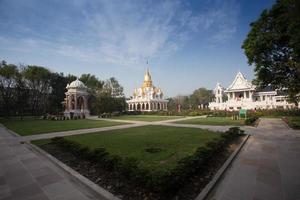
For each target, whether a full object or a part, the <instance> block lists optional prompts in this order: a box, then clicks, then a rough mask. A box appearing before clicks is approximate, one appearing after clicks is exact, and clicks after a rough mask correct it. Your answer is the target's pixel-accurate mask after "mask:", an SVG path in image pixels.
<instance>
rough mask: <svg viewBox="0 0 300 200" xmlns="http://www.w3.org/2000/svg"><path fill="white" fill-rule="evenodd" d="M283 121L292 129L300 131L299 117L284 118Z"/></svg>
mask: <svg viewBox="0 0 300 200" xmlns="http://www.w3.org/2000/svg"><path fill="white" fill-rule="evenodd" d="M283 120H284V121H285V122H286V123H287V124H288V125H289V126H290V127H291V128H293V129H300V117H299V116H294V117H284V118H283Z"/></svg>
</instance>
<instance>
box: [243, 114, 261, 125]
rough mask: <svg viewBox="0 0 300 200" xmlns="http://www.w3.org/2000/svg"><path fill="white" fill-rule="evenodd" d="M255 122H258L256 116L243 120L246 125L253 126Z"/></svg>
mask: <svg viewBox="0 0 300 200" xmlns="http://www.w3.org/2000/svg"><path fill="white" fill-rule="evenodd" d="M256 120H258V117H257V116H253V117H249V118H247V119H246V120H245V124H246V125H253V124H254V123H255V122H256Z"/></svg>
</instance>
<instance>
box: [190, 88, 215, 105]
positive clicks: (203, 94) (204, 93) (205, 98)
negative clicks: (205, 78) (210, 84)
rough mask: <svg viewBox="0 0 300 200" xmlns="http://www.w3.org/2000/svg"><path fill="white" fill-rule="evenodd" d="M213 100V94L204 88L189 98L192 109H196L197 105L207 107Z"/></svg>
mask: <svg viewBox="0 0 300 200" xmlns="http://www.w3.org/2000/svg"><path fill="white" fill-rule="evenodd" d="M212 99H213V93H212V91H211V90H207V89H206V88H199V89H197V90H195V91H194V92H193V94H192V95H191V96H190V103H191V105H192V106H193V107H194V108H197V106H198V105H200V104H202V105H208V103H209V102H211V101H212Z"/></svg>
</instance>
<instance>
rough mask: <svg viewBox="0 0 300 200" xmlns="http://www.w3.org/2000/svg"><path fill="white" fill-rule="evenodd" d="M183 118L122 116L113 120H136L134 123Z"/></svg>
mask: <svg viewBox="0 0 300 200" xmlns="http://www.w3.org/2000/svg"><path fill="white" fill-rule="evenodd" d="M178 118H182V116H163V115H121V116H118V117H113V119H121V120H134V121H147V122H154V121H163V120H169V119H178Z"/></svg>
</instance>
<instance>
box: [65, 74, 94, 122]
mask: <svg viewBox="0 0 300 200" xmlns="http://www.w3.org/2000/svg"><path fill="white" fill-rule="evenodd" d="M66 88H67V90H68V91H67V92H66V93H65V95H66V97H65V99H64V102H63V104H64V106H65V112H64V115H65V116H67V117H72V116H89V115H90V111H89V108H88V96H89V94H88V92H87V87H86V86H85V85H84V83H83V82H81V81H80V80H78V79H77V80H75V81H73V82H71V83H70V84H67V87H66Z"/></svg>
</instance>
